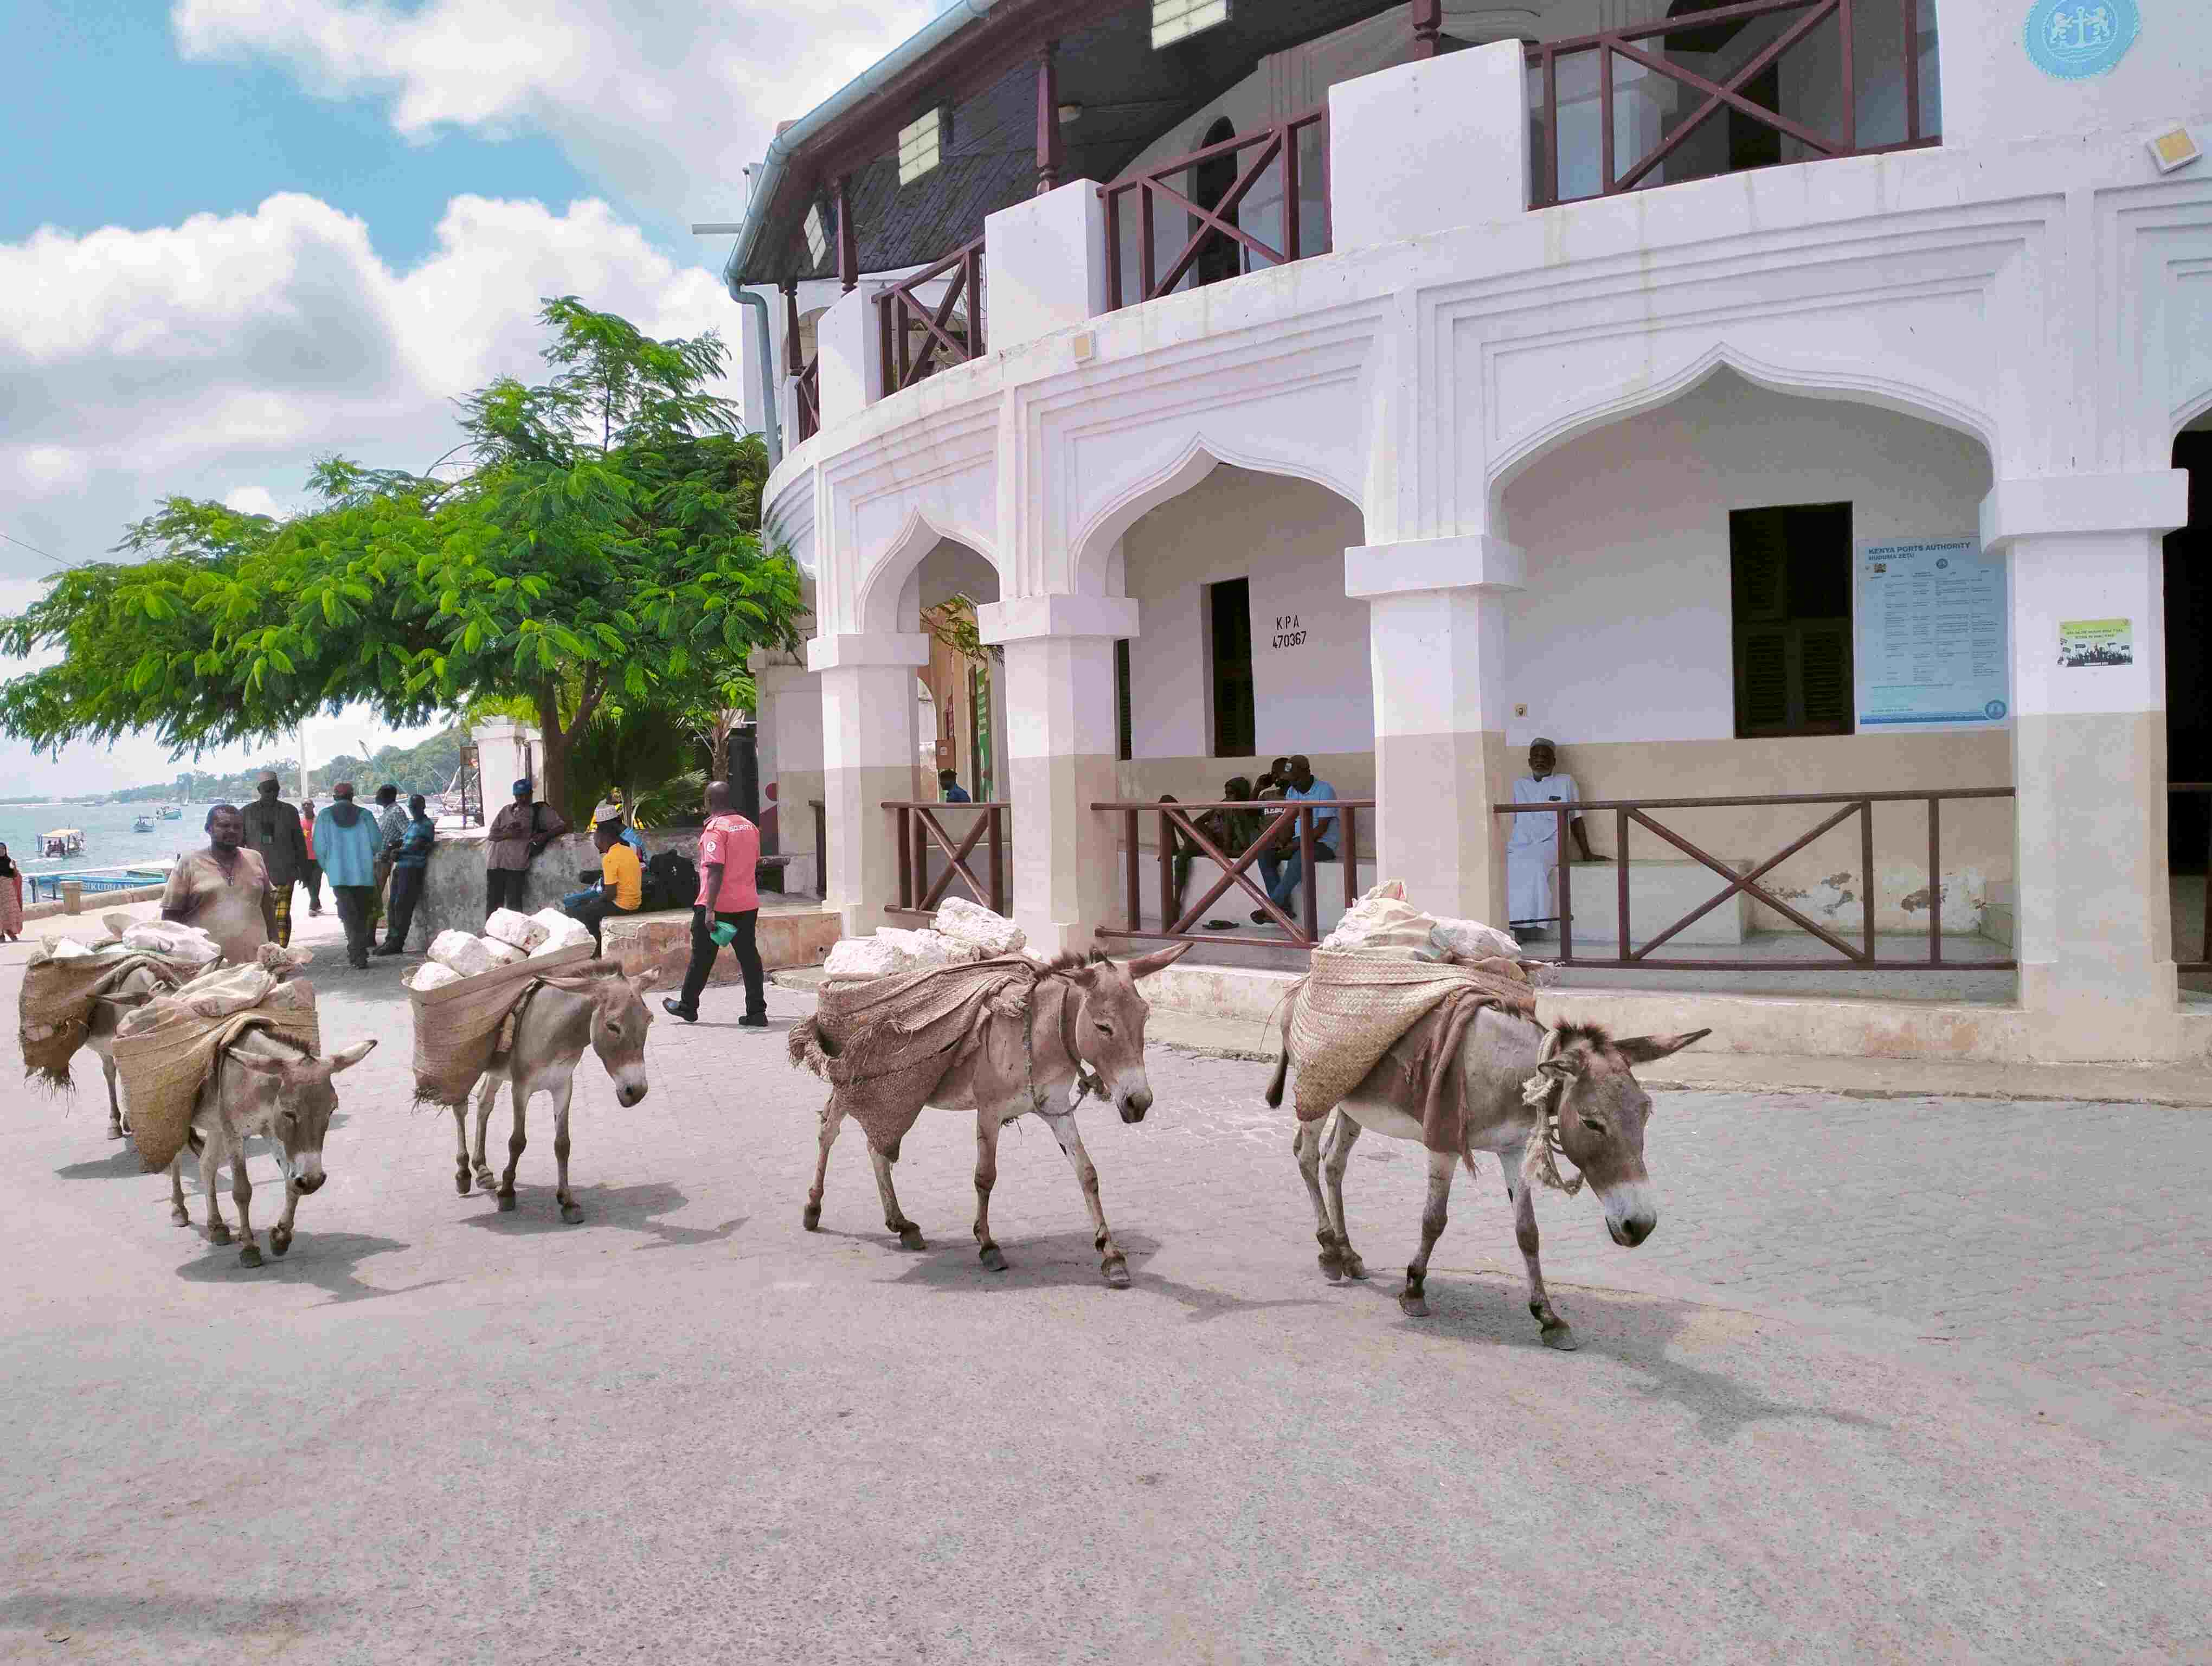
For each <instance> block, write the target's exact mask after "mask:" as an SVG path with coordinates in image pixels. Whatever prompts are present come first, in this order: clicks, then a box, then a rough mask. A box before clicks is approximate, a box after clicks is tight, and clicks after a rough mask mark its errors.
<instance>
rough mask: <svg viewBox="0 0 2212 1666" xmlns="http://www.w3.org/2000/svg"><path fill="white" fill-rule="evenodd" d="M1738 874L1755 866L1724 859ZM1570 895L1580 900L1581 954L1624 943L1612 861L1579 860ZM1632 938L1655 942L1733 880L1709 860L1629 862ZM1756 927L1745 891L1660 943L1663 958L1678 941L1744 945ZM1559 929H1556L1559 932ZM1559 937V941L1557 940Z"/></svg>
mask: <svg viewBox="0 0 2212 1666" xmlns="http://www.w3.org/2000/svg"><path fill="white" fill-rule="evenodd" d="M1720 860H1723V862H1725V863H1727V865H1728V866H1729V869H1730V870H1731V871H1732V872H1734V873H1747V872H1749V871H1750V868H1751V864H1750V863H1749V862H1747V861H1743V860H1739V859H1735V858H1732V857H1723V858H1721V859H1720ZM1567 873H1569V874H1570V875H1571V881H1570V883H1571V886H1572V889H1571V891H1570V893H1569V894H1570V896H1571V897H1572V899H1573V902H1574V911H1575V918H1574V926H1575V952H1576V953H1577V954H1590V955H1599V956H1602V955H1607V954H1611V953H1613V952H1614V950H1615V949H1616V948H1617V946H1618V945H1619V944H1620V877H1619V876H1620V869H1619V868H1618V867H1617V866H1614V865H1613V863H1611V862H1573V863H1571V864H1569V865H1568V867H1567ZM1628 882H1629V894H1628V940H1629V942H1630V943H1631V944H1632V945H1636V944H1642V943H1647V942H1649V941H1650V939H1652V938H1654V937H1656V936H1657V935H1658V934H1659V933H1661V932H1662V931H1664V930H1666V929H1667V927H1669V926H1671V925H1673V924H1674V922H1675V921H1677V920H1680V918H1681V917H1682V916H1683V915H1686V914H1687V913H1688V912H1689V911H1690V910H1691V909H1693V908H1695V907H1697V906H1698V904H1699V903H1702V902H1704V901H1705V898H1707V897H1711V895H1712V894H1713V893H1714V892H1715V891H1718V890H1719V889H1720V888H1721V887H1722V886H1723V885H1725V884H1727V883H1728V882H1727V881H1726V880H1724V879H1722V878H1721V876H1720V875H1719V874H1717V873H1714V872H1713V871H1712V869H1711V868H1709V867H1707V866H1705V864H1704V863H1703V862H1693V861H1691V860H1687V859H1684V860H1680V861H1646V860H1642V859H1641V858H1638V860H1633V861H1631V862H1630V863H1629V865H1628ZM1750 926H1751V899H1750V897H1747V896H1746V895H1745V894H1744V893H1743V892H1742V891H1738V892H1736V894H1735V896H1733V897H1729V899H1728V901H1727V902H1725V903H1722V904H1721V905H1720V906H1719V907H1718V908H1717V909H1713V910H1712V912H1711V913H1710V914H1707V915H1703V916H1702V917H1700V918H1699V920H1698V921H1696V922H1695V923H1693V924H1692V925H1691V926H1689V927H1686V928H1685V929H1684V930H1681V931H1679V932H1677V933H1674V936H1672V937H1670V938H1668V939H1667V941H1666V942H1665V943H1664V944H1662V945H1661V946H1660V950H1659V952H1660V955H1661V957H1662V958H1664V957H1665V955H1666V953H1667V952H1668V950H1669V949H1671V948H1673V947H1674V945H1675V944H1677V943H1682V944H1691V943H1699V944H1712V943H1722V944H1740V943H1741V942H1742V941H1743V938H1744V933H1745V932H1746V931H1747V930H1749V929H1750ZM1557 929H1558V928H1557V927H1553V930H1554V932H1555V933H1556V931H1557ZM1553 940H1556V938H1554V939H1553Z"/></svg>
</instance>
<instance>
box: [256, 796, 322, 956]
mask: <svg viewBox="0 0 2212 1666" xmlns="http://www.w3.org/2000/svg"><path fill="white" fill-rule="evenodd" d="M282 790H283V788H282V787H280V786H279V785H278V783H277V780H276V776H274V775H264V776H262V777H261V779H260V780H259V781H256V782H255V783H254V787H253V792H254V799H253V802H252V803H251V804H249V805H247V806H246V808H245V810H244V811H243V812H240V813H241V814H243V815H244V817H245V818H246V846H247V848H249V849H251V850H252V852H253V854H255V855H257V856H258V857H260V858H261V864H262V866H264V867H265V868H267V869H268V870H269V891H270V897H272V898H273V899H274V902H275V904H276V945H277V946H278V947H279V948H285V947H289V945H290V944H291V941H292V887H293V885H295V884H296V883H297V882H298V880H299V878H300V871H301V869H302V868H304V867H305V866H307V836H306V833H305V832H304V830H302V829H301V825H300V812H298V811H296V810H295V809H294V808H293V807H292V806H290V805H289V804H287V803H285V802H284V800H283V799H281V798H279V797H278V796H277V794H278V793H280V792H281V791H282Z"/></svg>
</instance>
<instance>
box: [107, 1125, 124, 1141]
mask: <svg viewBox="0 0 2212 1666" xmlns="http://www.w3.org/2000/svg"><path fill="white" fill-rule="evenodd" d="M107 1137H108V1138H109V1139H111V1140H120V1139H121V1138H122V1137H123V1124H122V1123H120V1122H110V1123H109V1124H108V1125H107Z"/></svg>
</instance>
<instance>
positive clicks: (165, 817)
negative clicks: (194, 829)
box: [154, 804, 185, 822]
mask: <svg viewBox="0 0 2212 1666" xmlns="http://www.w3.org/2000/svg"><path fill="white" fill-rule="evenodd" d="M154 814H155V818H156V819H158V820H161V821H165V822H180V821H182V820H184V818H185V812H183V811H181V810H179V809H178V808H177V806H175V805H173V804H165V805H163V806H161V808H160V809H159V810H156V811H155V812H154Z"/></svg>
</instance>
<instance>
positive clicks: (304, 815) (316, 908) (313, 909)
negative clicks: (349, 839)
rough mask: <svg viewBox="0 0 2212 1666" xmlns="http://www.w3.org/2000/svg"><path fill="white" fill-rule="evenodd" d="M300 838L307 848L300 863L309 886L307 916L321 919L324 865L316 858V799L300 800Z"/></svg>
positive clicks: (301, 874) (303, 879) (302, 878)
mask: <svg viewBox="0 0 2212 1666" xmlns="http://www.w3.org/2000/svg"><path fill="white" fill-rule="evenodd" d="M300 840H301V844H302V845H303V846H304V847H305V848H306V849H307V860H306V861H304V862H302V863H301V865H300V883H301V884H302V885H305V886H307V917H308V918H309V919H310V920H319V919H321V918H322V915H323V865H322V864H321V863H320V862H319V861H317V860H315V801H314V800H313V799H301V800H300Z"/></svg>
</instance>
